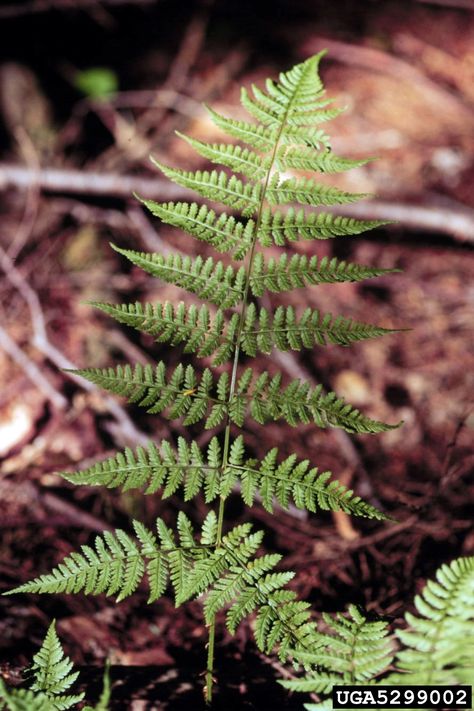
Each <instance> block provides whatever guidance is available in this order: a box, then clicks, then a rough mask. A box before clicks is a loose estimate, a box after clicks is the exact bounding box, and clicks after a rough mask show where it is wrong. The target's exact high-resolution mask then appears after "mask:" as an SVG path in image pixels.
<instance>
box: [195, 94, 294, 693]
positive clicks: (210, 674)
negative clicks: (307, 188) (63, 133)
mask: <svg viewBox="0 0 474 711" xmlns="http://www.w3.org/2000/svg"><path fill="white" fill-rule="evenodd" d="M290 106H291V100H290V101H289V102H288V106H287V107H286V110H285V113H284V115H283V118H282V121H281V124H280V127H279V130H278V133H277V135H276V139H275V145H274V147H273V151H272V154H271V159H270V164H269V166H268V169H267V174H266V176H265V182H264V185H263V190H262V194H261V197H260V202H259V206H258V213H257V219H256V221H255V228H254V231H253V234H252V244H251V247H250V253H249V257H248V261H247V265H246V273H245V286H244V291H243V297H242V306H241V310H240V314H239V324H238V328H237V335H236V340H235V349H234V359H233V363H232V373H231V377H230V387H229V397H228V399H227V405H228V406H230V403H231V401H232V398H233V396H234V393H235V387H236V383H237V368H238V365H239V356H240V341H241V338H242V330H243V327H244V323H245V316H246V313H247V306H248V297H249V291H250V277H251V275H252V267H253V261H254V257H255V247H256V245H257V236H258V231H259V228H260V224H261V221H262V212H263V205H264V202H265V195H266V192H267V188H268V183H269V182H270V178H271V175H272V169H273V165H274V163H275V158H276V154H277V150H278V145H279V143H280V138H281V135H282V132H283V127H284V125H285V122H286V118H287V115H288V111H289V108H290ZM230 425H231V423H230V417H229V411H227V417H226V426H225V432H224V447H223V453H222V467H221V476H222V475H223V473H224V472H225V470H226V468H227V464H228V460H229V451H230ZM224 507H225V497H224V496H221V497H220V501H219V510H218V514H217V534H216V546H219V545H220V544H221V543H222V529H223V524H224ZM215 640H216V618H215V616H214V617H213V618H212V621H211V623H210V625H209V641H208V646H207V667H206V685H205V698H206V703H207V704H211V702H212V688H213V684H214V647H215Z"/></svg>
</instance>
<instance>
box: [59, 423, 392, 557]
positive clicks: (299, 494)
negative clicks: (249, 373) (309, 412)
mask: <svg viewBox="0 0 474 711" xmlns="http://www.w3.org/2000/svg"><path fill="white" fill-rule="evenodd" d="M221 463H222V448H221V446H220V444H219V440H218V439H217V437H213V438H212V439H211V441H210V443H209V445H208V447H207V454H206V453H204V452H202V450H201V449H200V448H199V446H198V445H197V443H196V442H194V441H193V442H191V443H189V444H188V443H187V442H186V441H185V439H184V438H183V437H179V438H178V446H177V449H176V450H174V449H173V446H172V445H171V444H170V442H168V441H167V440H163V441H162V442H161V444H160V447H157V446H156V445H155V444H153V443H150V444H149V445H148V447H146V448H143V447H137V448H136V450H135V451H133V450H132V449H130V448H127V449H125V451H124V452H119V453H118V454H116V455H114V456H113V457H109V458H108V459H105V460H104V461H102V462H98V463H97V464H94V465H93V466H91V467H88V468H87V469H84V470H82V471H78V472H59V475H60V476H62V477H63V478H64V479H66V480H67V481H70V482H71V483H72V484H76V485H87V486H105V487H108V488H116V487H117V488H121V489H122V491H128V490H130V489H137V488H142V489H144V493H145V494H155V493H156V492H157V491H158V490H159V489H161V490H162V493H161V496H162V498H164V499H165V498H167V497H169V496H171V495H172V494H174V493H176V491H177V490H178V488H179V487H180V486H183V488H184V500H185V501H188V500H189V499H191V498H193V497H194V496H196V495H197V494H198V493H199V492H200V491H202V490H203V491H204V493H205V500H206V502H207V503H210V502H211V501H214V500H215V499H216V497H217V496H224V497H225V496H228V495H229V493H230V492H231V491H232V489H233V488H234V486H235V484H237V483H238V482H239V483H240V484H241V486H240V491H241V495H242V498H243V500H244V501H245V503H246V504H247V506H253V504H254V501H255V497H256V495H259V496H260V497H261V500H262V504H263V506H264V507H265V508H266V509H267V511H269V512H272V511H273V503H274V500H276V501H278V503H279V504H280V505H281V506H282V507H283V508H288V506H289V504H290V501H293V503H294V504H295V506H297V507H298V508H300V509H306V510H307V511H312V512H316V511H317V510H318V509H321V510H323V511H345V512H346V513H349V514H353V515H355V516H363V517H367V518H375V519H379V520H382V519H385V518H386V516H385V515H384V514H383V513H382V512H381V511H379V510H378V509H376V508H375V507H374V506H371V505H370V504H368V503H366V502H365V501H363V500H362V499H361V498H360V497H358V496H355V495H354V492H353V491H352V490H350V489H347V488H346V487H345V486H344V485H343V484H341V483H340V482H338V481H337V480H335V479H333V478H332V474H331V472H328V471H326V472H319V470H318V468H317V467H313V468H310V463H309V461H308V460H300V461H298V460H297V457H296V456H295V455H290V456H289V457H287V458H286V459H285V460H283V461H281V462H278V449H277V448H276V447H275V448H274V449H272V450H270V451H269V452H268V453H267V454H266V455H265V456H264V457H263V459H262V461H261V462H257V461H256V460H254V459H249V458H247V457H246V456H245V448H244V444H243V437H242V436H239V437H237V439H235V440H234V442H233V443H232V444H231V446H230V455H229V461H228V463H227V466H226V468H225V470H224V471H222V464H221ZM211 538H212V537H211V536H210V534H208V535H207V538H206V541H205V542H207V543H208V544H209V542H210V539H211Z"/></svg>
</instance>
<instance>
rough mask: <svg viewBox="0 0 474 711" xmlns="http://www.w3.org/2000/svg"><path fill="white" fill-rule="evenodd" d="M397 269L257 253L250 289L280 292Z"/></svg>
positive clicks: (335, 260) (263, 291) (391, 272)
mask: <svg viewBox="0 0 474 711" xmlns="http://www.w3.org/2000/svg"><path fill="white" fill-rule="evenodd" d="M398 271H399V270H398V269H377V268H375V267H367V266H365V265H363V264H353V263H350V262H345V261H340V260H338V259H337V258H336V257H332V258H329V257H322V258H321V259H319V258H318V257H317V256H312V257H309V258H308V257H307V256H306V255H305V254H294V255H293V256H291V257H288V255H287V254H282V255H281V256H280V257H279V259H275V258H274V257H270V259H269V260H268V262H266V261H265V258H264V256H263V255H262V254H260V253H257V254H255V258H254V262H253V269H252V274H251V275H250V289H251V291H252V294H254V296H263V294H264V293H265V291H266V290H268V291H272V292H275V293H279V292H282V291H290V290H292V289H297V288H301V287H304V286H306V285H311V284H334V283H339V282H346V281H353V282H354V281H364V280H365V279H373V278H375V277H378V276H383V275H384V274H393V273H396V272H398Z"/></svg>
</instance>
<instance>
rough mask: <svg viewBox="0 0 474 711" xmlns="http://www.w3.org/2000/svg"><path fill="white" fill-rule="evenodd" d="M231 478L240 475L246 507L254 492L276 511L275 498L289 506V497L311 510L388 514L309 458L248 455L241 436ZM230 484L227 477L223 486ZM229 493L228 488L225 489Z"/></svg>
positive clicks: (236, 443) (232, 452)
mask: <svg viewBox="0 0 474 711" xmlns="http://www.w3.org/2000/svg"><path fill="white" fill-rule="evenodd" d="M226 474H227V476H229V475H230V477H231V482H230V483H231V485H232V484H233V477H235V476H236V475H238V478H239V480H240V481H241V493H242V498H243V499H244V501H245V503H246V504H247V506H252V505H253V503H254V498H255V495H256V494H257V493H258V494H259V495H260V496H261V498H262V504H263V506H264V507H265V508H266V509H267V511H269V512H272V511H273V502H274V499H276V500H277V501H278V503H279V504H280V506H282V507H283V508H285V509H286V508H288V506H289V503H290V500H293V503H294V504H295V506H297V507H298V508H301V509H306V510H308V511H312V512H316V511H317V510H318V508H319V509H322V510H323V511H345V512H346V513H349V514H353V515H355V516H364V517H367V518H376V519H384V518H386V516H385V515H384V514H383V513H382V512H381V511H379V510H378V509H376V508H375V507H373V506H371V505H370V504H368V503H366V502H365V501H362V499H361V498H360V497H358V496H355V495H354V492H353V491H351V490H350V489H347V488H346V487H345V486H344V485H343V484H341V483H340V482H339V481H337V480H335V479H333V478H332V473H331V472H329V471H325V472H319V470H318V468H317V467H313V468H311V467H310V463H309V461H308V460H307V459H304V460H299V461H298V459H297V457H296V455H294V454H292V455H290V456H289V457H287V458H286V459H284V460H283V461H280V462H279V461H278V449H277V448H276V447H274V448H273V449H271V450H270V451H269V452H268V453H267V454H266V455H265V457H264V458H263V459H262V461H261V462H259V463H257V462H256V461H255V460H253V459H247V458H246V457H245V450H244V447H243V438H242V437H241V436H240V437H238V438H237V439H236V440H235V441H234V443H233V444H232V447H231V450H230V460H229V465H228V468H227V472H226ZM228 486H229V482H226V478H225V477H224V480H223V483H222V487H226V489H227V488H228ZM223 493H224V494H225V493H226V492H225V490H224V492H223Z"/></svg>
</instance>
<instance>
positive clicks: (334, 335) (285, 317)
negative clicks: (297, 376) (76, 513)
mask: <svg viewBox="0 0 474 711" xmlns="http://www.w3.org/2000/svg"><path fill="white" fill-rule="evenodd" d="M387 333H394V330H392V329H389V328H382V327H380V326H373V325H371V324H366V323H359V322H357V321H353V320H352V319H350V318H345V317H343V316H337V317H336V318H333V316H332V314H321V313H320V312H319V311H318V310H317V309H311V308H307V309H305V310H304V311H303V313H302V314H301V316H300V317H299V318H298V317H297V316H296V313H295V310H294V308H293V307H292V306H287V307H286V308H285V307H284V306H279V307H278V308H277V309H276V311H275V312H274V313H273V314H270V313H269V312H268V311H267V310H266V309H264V308H262V309H260V310H259V311H257V309H256V307H255V305H254V304H250V305H249V307H248V309H247V313H246V318H245V324H244V328H243V331H242V343H241V345H242V350H243V351H244V353H246V354H247V355H250V356H255V355H256V354H257V352H261V353H271V351H272V349H273V348H274V347H275V348H278V350H280V351H287V350H290V349H291V350H294V351H299V350H301V349H302V348H312V347H313V346H314V345H315V344H319V345H320V346H324V345H326V344H328V343H335V344H338V345H340V346H347V345H349V344H350V343H354V342H356V341H362V340H365V339H368V338H377V337H379V336H383V335H385V334H387Z"/></svg>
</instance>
